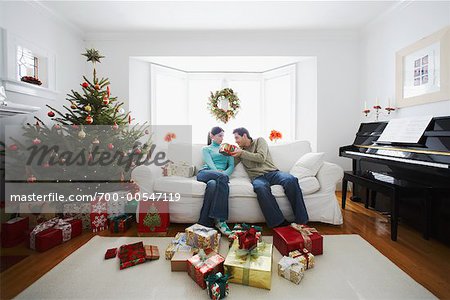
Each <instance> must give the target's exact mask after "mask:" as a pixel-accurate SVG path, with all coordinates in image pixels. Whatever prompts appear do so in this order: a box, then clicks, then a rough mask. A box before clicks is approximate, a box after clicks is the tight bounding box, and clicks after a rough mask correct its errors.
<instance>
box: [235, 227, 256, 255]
mask: <svg viewBox="0 0 450 300" xmlns="http://www.w3.org/2000/svg"><path fill="white" fill-rule="evenodd" d="M237 236H238V242H239V249H244V250H252V249H253V248H255V247H256V245H257V244H258V238H257V237H256V229H255V228H253V227H252V228H250V229H249V230H246V231H244V232H238V233H237Z"/></svg>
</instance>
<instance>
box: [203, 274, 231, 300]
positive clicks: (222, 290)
mask: <svg viewBox="0 0 450 300" xmlns="http://www.w3.org/2000/svg"><path fill="white" fill-rule="evenodd" d="M228 277H229V276H228V275H223V274H222V273H220V272H218V273H216V274H211V275H208V277H206V290H207V291H208V296H209V298H211V299H213V300H219V299H223V298H225V297H226V296H228V294H229V293H230V291H229V287H228Z"/></svg>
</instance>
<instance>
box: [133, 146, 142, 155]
mask: <svg viewBox="0 0 450 300" xmlns="http://www.w3.org/2000/svg"><path fill="white" fill-rule="evenodd" d="M134 153H135V154H138V155H139V154H141V153H142V150H141V149H139V148H136V149H135V150H134Z"/></svg>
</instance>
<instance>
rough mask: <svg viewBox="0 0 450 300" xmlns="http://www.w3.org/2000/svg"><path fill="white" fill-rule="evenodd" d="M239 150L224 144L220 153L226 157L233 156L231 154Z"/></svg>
mask: <svg viewBox="0 0 450 300" xmlns="http://www.w3.org/2000/svg"><path fill="white" fill-rule="evenodd" d="M236 149H237V146H235V145H231V144H227V143H223V144H221V145H220V148H219V153H221V154H223V155H225V156H231V153H233V152H235V151H236Z"/></svg>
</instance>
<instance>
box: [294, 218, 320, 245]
mask: <svg viewBox="0 0 450 300" xmlns="http://www.w3.org/2000/svg"><path fill="white" fill-rule="evenodd" d="M291 227H292V228H294V229H295V230H297V231H298V232H299V233H300V234H301V235H302V237H303V242H304V244H305V245H304V247H305V248H306V249H307V250H308V251H312V241H311V238H310V237H309V236H310V235H313V233H315V232H318V231H317V230H316V229H315V228H311V227H308V226H305V225H300V224H296V223H292V224H291Z"/></svg>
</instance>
